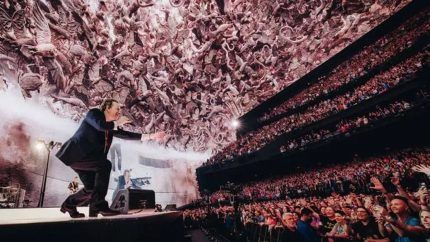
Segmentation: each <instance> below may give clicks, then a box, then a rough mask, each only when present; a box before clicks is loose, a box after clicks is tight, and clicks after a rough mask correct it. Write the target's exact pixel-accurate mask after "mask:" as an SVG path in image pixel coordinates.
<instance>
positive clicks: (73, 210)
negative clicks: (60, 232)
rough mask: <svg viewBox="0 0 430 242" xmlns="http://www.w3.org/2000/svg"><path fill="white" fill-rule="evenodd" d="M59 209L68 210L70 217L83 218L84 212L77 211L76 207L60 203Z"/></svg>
mask: <svg viewBox="0 0 430 242" xmlns="http://www.w3.org/2000/svg"><path fill="white" fill-rule="evenodd" d="M60 211H61V212H62V213H66V212H68V213H69V215H70V217H71V218H83V217H85V214H83V213H80V212H78V210H77V209H76V207H67V206H66V205H64V204H63V205H61V208H60Z"/></svg>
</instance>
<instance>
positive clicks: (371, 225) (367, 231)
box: [351, 207, 389, 242]
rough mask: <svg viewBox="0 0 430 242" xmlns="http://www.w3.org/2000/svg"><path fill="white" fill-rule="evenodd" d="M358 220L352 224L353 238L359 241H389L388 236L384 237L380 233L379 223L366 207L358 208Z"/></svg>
mask: <svg viewBox="0 0 430 242" xmlns="http://www.w3.org/2000/svg"><path fill="white" fill-rule="evenodd" d="M357 219H358V221H357V222H355V223H353V224H351V229H352V231H351V233H352V235H353V238H355V239H357V240H359V241H366V242H388V241H389V240H388V238H384V237H383V236H382V235H381V234H380V233H379V228H378V224H377V223H376V221H375V219H374V217H373V216H372V214H371V213H370V212H369V211H368V210H367V209H366V208H365V207H358V208H357Z"/></svg>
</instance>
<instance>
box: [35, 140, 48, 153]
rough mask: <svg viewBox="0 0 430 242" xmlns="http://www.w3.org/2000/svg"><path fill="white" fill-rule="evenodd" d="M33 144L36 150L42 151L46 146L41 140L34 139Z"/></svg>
mask: <svg viewBox="0 0 430 242" xmlns="http://www.w3.org/2000/svg"><path fill="white" fill-rule="evenodd" d="M34 146H35V147H36V149H37V150H38V151H42V150H43V149H44V148H45V147H46V146H45V143H44V142H43V141H42V140H38V141H36V144H35V145H34Z"/></svg>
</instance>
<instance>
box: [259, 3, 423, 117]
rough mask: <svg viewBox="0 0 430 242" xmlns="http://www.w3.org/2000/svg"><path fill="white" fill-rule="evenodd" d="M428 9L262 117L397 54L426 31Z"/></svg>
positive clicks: (313, 96)
mask: <svg viewBox="0 0 430 242" xmlns="http://www.w3.org/2000/svg"><path fill="white" fill-rule="evenodd" d="M427 12H428V11H426V10H423V11H422V12H420V13H419V14H417V15H416V16H414V17H412V18H411V19H408V20H407V21H405V22H404V23H403V24H402V25H400V26H399V27H398V28H396V29H395V30H394V31H392V32H390V33H388V34H387V35H384V36H383V37H381V38H380V39H378V40H377V41H375V43H372V44H370V45H368V46H365V47H364V48H363V49H362V50H360V51H359V53H357V54H355V55H354V56H352V57H351V58H349V59H348V60H346V61H344V62H343V63H341V64H340V65H338V66H337V67H336V68H334V69H333V70H331V71H330V72H329V73H328V74H327V75H325V76H323V77H320V78H319V79H318V80H317V81H316V82H314V83H312V84H311V85H310V86H309V87H307V88H306V89H304V90H302V91H301V92H299V93H298V94H296V95H294V96H293V97H291V98H289V99H288V100H286V101H285V102H284V103H282V104H281V105H279V106H277V107H275V108H274V109H273V110H270V111H268V112H267V113H266V114H264V115H263V117H262V118H261V120H262V121H263V120H268V119H270V118H272V117H274V116H276V115H279V114H282V113H285V112H287V111H289V110H291V109H294V108H296V107H299V106H303V105H305V104H306V103H309V102H311V101H312V100H314V99H316V98H318V97H319V96H321V95H323V94H328V93H330V92H332V91H334V90H336V89H338V88H339V87H341V86H343V85H345V84H347V83H349V82H352V81H354V80H356V79H357V78H358V77H360V76H363V75H364V74H366V73H367V71H369V70H372V69H373V68H375V67H376V66H378V65H381V64H382V63H383V62H385V61H387V60H389V59H390V58H391V57H393V56H395V55H396V54H397V53H400V52H401V51H403V50H405V49H407V48H408V47H410V46H411V45H412V44H413V43H414V42H415V40H416V39H417V38H418V37H420V36H422V35H423V34H427V33H428V30H429V29H430V21H429V20H428V18H429V17H428V13H427ZM391 40H395V41H391ZM351 67H353V68H351Z"/></svg>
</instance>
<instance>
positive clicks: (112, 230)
mask: <svg viewBox="0 0 430 242" xmlns="http://www.w3.org/2000/svg"><path fill="white" fill-rule="evenodd" d="M78 211H79V212H81V213H84V214H85V216H86V217H84V218H77V219H73V218H70V217H69V215H68V214H67V213H66V214H63V213H61V212H60V209H59V208H18V209H9V208H8V209H0V241H14V242H18V241H26V242H27V241H33V242H38V241H41V242H42V241H43V242H46V241H61V242H69V241H70V242H72V241H73V242H76V241H80V242H86V241H89V242H90V241H91V242H94V241H101V242H110V241H112V242H114V241H122V242H127V241H130V242H141V241H173V242H177V241H182V239H183V236H184V231H183V221H182V213H181V212H178V211H169V212H154V210H153V209H144V210H130V211H129V214H123V215H118V216H112V217H103V216H102V215H99V216H98V217H97V218H90V217H88V207H79V208H78Z"/></svg>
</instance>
